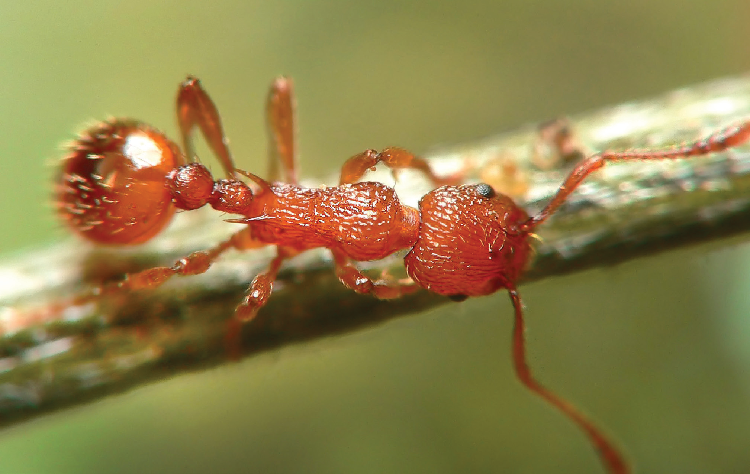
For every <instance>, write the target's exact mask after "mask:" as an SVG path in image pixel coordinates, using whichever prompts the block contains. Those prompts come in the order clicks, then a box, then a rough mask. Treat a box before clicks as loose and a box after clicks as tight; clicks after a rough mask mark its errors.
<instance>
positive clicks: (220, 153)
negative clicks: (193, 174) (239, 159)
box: [177, 76, 235, 178]
mask: <svg viewBox="0 0 750 474" xmlns="http://www.w3.org/2000/svg"><path fill="white" fill-rule="evenodd" d="M177 124H178V125H179V126H180V133H181V134H182V146H183V150H184V151H185V154H186V155H187V158H188V160H190V161H196V153H195V147H194V146H193V129H194V128H195V126H196V125H197V126H198V128H200V130H201V133H203V136H204V137H205V139H206V142H207V143H208V146H209V147H210V148H211V150H212V151H213V152H214V154H215V155H216V156H217V157H218V158H219V161H220V162H221V166H222V168H224V173H226V175H227V177H228V178H233V177H234V170H235V168H234V161H233V160H232V155H231V154H230V153H229V147H228V146H227V137H226V136H225V135H224V129H223V127H222V126H221V116H220V115H219V111H218V110H217V109H216V105H214V102H213V101H212V100H211V97H209V95H208V93H207V92H206V90H205V89H203V87H202V86H201V82H200V81H199V80H198V79H197V78H195V77H193V76H188V78H187V79H185V82H183V83H182V84H180V88H179V89H178V91H177Z"/></svg>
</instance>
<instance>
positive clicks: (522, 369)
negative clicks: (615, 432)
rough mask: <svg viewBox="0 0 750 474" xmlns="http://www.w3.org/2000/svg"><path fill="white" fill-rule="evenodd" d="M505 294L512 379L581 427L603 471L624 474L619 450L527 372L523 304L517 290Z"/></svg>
mask: <svg viewBox="0 0 750 474" xmlns="http://www.w3.org/2000/svg"><path fill="white" fill-rule="evenodd" d="M508 294H509V295H510V300H511V302H512V303H513V308H514V310H515V320H514V324H513V366H514V368H515V370H516V376H517V377H518V379H519V380H520V381H521V383H523V384H524V385H525V386H526V388H528V389H529V390H531V391H532V392H533V393H535V394H536V395H538V396H540V397H541V398H543V399H544V400H545V401H547V402H548V403H550V404H551V405H552V406H554V407H555V408H557V409H558V410H560V411H561V412H562V413H563V414H564V415H565V416H567V417H568V418H569V419H570V420H572V421H573V423H575V424H576V425H578V427H579V428H581V429H582V430H583V431H584V432H585V433H586V435H587V436H588V437H589V440H590V441H591V444H592V445H593V446H594V447H595V448H596V451H597V452H598V453H599V455H600V456H601V458H602V461H603V462H604V465H605V467H606V468H607V472H609V473H610V474H627V473H628V472H630V469H629V467H628V464H627V463H626V462H625V458H624V457H623V455H622V453H620V450H619V449H618V448H617V447H616V446H615V444H614V443H613V442H612V441H610V440H609V439H607V437H606V436H605V435H604V433H603V432H602V430H601V429H600V428H598V427H596V426H595V425H594V424H593V423H592V422H591V421H589V419H588V418H586V417H585V416H584V415H583V414H582V413H581V412H580V411H578V410H577V409H576V407H574V406H573V404H571V403H570V402H568V401H567V400H565V399H563V398H561V397H559V396H558V395H556V394H555V393H554V392H552V391H551V390H549V389H547V388H546V387H545V386H543V385H542V384H540V383H539V382H537V380H536V379H535V378H534V376H533V375H532V374H531V370H530V369H529V363H528V361H527V359H526V338H525V336H524V333H525V332H526V325H525V323H524V317H523V305H522V304H521V297H520V296H519V295H518V291H517V290H516V289H515V287H513V286H512V285H509V286H508Z"/></svg>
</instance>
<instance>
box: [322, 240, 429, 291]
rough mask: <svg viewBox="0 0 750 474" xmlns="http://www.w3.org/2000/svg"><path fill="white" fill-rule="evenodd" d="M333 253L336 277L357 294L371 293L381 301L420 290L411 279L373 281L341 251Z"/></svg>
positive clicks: (333, 251) (332, 251)
mask: <svg viewBox="0 0 750 474" xmlns="http://www.w3.org/2000/svg"><path fill="white" fill-rule="evenodd" d="M331 253H332V254H333V261H334V263H335V265H336V276H337V277H338V278H339V280H341V283H343V284H344V286H345V287H347V288H349V289H350V290H354V291H355V292H357V293H360V294H366V293H371V294H372V295H373V296H375V297H376V298H379V299H381V300H389V299H394V298H399V297H401V296H403V295H407V294H409V293H413V292H415V291H416V290H418V289H419V286H417V284H416V283H414V281H413V280H411V279H406V280H399V281H393V280H386V279H384V278H383V279H380V280H376V281H373V280H372V279H370V278H369V277H368V276H367V275H365V274H364V273H362V272H361V271H359V270H358V269H357V268H356V267H355V266H354V265H353V264H352V262H351V259H350V258H349V257H347V256H346V254H344V253H343V252H341V251H340V250H331Z"/></svg>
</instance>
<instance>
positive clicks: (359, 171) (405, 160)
mask: <svg viewBox="0 0 750 474" xmlns="http://www.w3.org/2000/svg"><path fill="white" fill-rule="evenodd" d="M378 163H383V164H384V165H386V166H387V167H388V168H390V169H392V170H399V169H413V170H416V171H421V172H422V173H423V174H424V175H425V176H426V177H427V179H429V180H430V181H431V182H432V183H433V184H435V186H444V185H448V184H458V183H459V182H460V181H461V180H462V179H463V177H464V174H465V172H464V171H463V170H462V171H459V172H457V173H455V174H452V175H449V176H444V177H440V176H438V175H436V174H435V172H434V171H433V170H432V167H430V164H429V163H428V162H427V161H425V160H424V158H419V157H418V156H414V155H413V154H412V153H410V152H408V151H406V150H404V149H402V148H394V147H391V148H386V149H384V150H383V151H381V152H379V153H378V152H377V151H375V150H367V151H364V152H362V153H359V154H357V155H354V156H352V157H351V158H349V159H348V160H346V162H345V163H344V166H342V167H341V178H340V179H339V184H351V183H356V182H357V181H359V180H360V179H361V178H362V176H363V175H364V174H365V172H366V171H367V170H369V169H372V168H374V167H375V165H377V164H378Z"/></svg>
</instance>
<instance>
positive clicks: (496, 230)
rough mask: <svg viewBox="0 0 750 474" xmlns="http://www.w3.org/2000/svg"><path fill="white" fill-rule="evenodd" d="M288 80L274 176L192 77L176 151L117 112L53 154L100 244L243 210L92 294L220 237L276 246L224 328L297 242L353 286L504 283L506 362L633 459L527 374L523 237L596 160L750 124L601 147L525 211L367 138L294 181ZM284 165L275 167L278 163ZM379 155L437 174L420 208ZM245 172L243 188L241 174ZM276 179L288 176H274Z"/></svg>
mask: <svg viewBox="0 0 750 474" xmlns="http://www.w3.org/2000/svg"><path fill="white" fill-rule="evenodd" d="M293 109H294V104H293V94H292V83H291V81H290V80H289V79H286V78H279V79H277V80H276V81H275V82H274V83H273V85H272V87H271V90H270V93H269V97H268V105H267V119H268V123H269V129H270V142H271V143H270V145H271V146H270V149H271V155H272V156H271V158H272V159H271V167H272V169H271V176H270V179H271V181H266V180H264V179H262V178H260V177H258V176H256V175H254V174H252V173H248V172H246V171H242V170H240V169H237V168H236V167H235V165H234V160H233V159H232V157H231V155H230V152H229V148H228V147H227V144H226V138H225V136H224V131H223V129H222V125H221V119H220V116H219V113H218V111H217V109H216V107H215V105H214V103H213V101H212V100H211V99H210V97H209V96H208V94H207V93H206V92H205V90H204V89H203V88H202V87H201V84H200V82H199V81H198V80H197V79H195V78H192V77H188V79H187V80H186V81H185V82H183V83H182V84H181V85H180V87H179V92H178V94H177V121H178V124H179V127H180V132H181V135H182V151H181V150H180V148H179V147H178V146H177V145H176V144H175V143H174V142H172V141H171V140H169V139H168V138H166V137H165V136H164V135H163V134H162V133H161V132H159V131H157V130H155V129H154V128H152V127H150V126H148V125H146V124H144V123H142V122H138V121H133V120H120V119H113V120H109V121H107V122H103V123H101V124H99V125H96V126H94V127H93V128H91V129H89V130H88V131H86V132H85V133H83V134H82V135H81V136H80V137H79V138H78V139H77V140H76V141H75V142H74V144H73V145H72V147H71V148H70V152H69V153H68V155H67V156H66V157H65V158H64V160H63V162H62V172H61V175H60V178H59V180H58V183H57V187H56V198H57V206H58V209H59V212H60V214H61V215H62V216H63V217H64V219H65V220H66V222H67V223H68V225H69V226H70V227H71V228H72V229H73V230H74V231H75V232H76V233H78V234H79V235H80V236H82V237H84V238H85V239H88V240H90V241H93V242H95V243H99V244H105V245H132V244H140V243H143V242H146V241H147V240H149V239H151V238H152V237H154V236H156V235H157V234H158V233H159V232H160V231H161V230H162V229H163V228H164V227H165V226H166V224H167V223H168V222H169V221H170V219H171V217H172V215H173V214H174V212H175V210H178V209H179V210H191V209H197V208H200V207H202V206H205V205H210V206H211V207H212V208H214V209H216V210H217V211H220V212H225V213H229V214H235V215H239V216H241V217H239V218H237V219H233V220H232V221H231V222H236V223H242V224H245V226H244V227H243V228H242V229H240V230H239V231H237V232H236V233H235V234H234V235H232V236H231V237H229V238H228V239H227V240H225V241H224V242H221V243H219V244H218V245H216V246H215V247H213V248H211V249H209V250H207V251H200V252H194V253H192V254H190V255H188V256H187V257H185V258H182V259H180V260H179V261H177V262H176V263H175V264H174V265H172V266H164V267H154V268H150V269H147V270H144V271H140V272H137V273H132V274H128V275H127V276H126V277H125V278H124V280H122V281H121V282H119V283H116V284H114V285H110V286H105V287H103V288H100V289H98V290H97V291H95V292H93V293H92V296H90V297H89V299H95V298H96V297H97V295H101V294H102V293H103V292H108V291H133V290H142V289H148V288H155V287H157V286H159V285H161V284H163V283H164V282H165V281H167V280H168V279H169V278H170V277H172V276H174V275H195V274H199V273H203V272H205V271H207V270H208V268H209V266H210V265H211V263H212V262H213V261H215V260H216V259H217V258H218V257H219V256H220V255H221V254H222V253H224V252H225V251H227V250H229V249H236V250H245V249H250V248H254V247H258V246H262V245H274V246H275V247H276V256H275V257H274V258H273V259H272V260H271V263H270V265H269V267H268V269H267V270H266V271H265V272H263V273H261V274H260V275H258V276H256V277H255V279H253V281H252V283H251V284H250V288H249V289H248V291H247V294H246V297H245V298H244V299H243V301H242V302H241V303H240V304H239V305H238V306H237V309H236V311H235V315H234V317H233V318H232V320H231V323H230V327H231V329H230V331H229V333H230V334H232V333H234V334H237V333H238V331H239V327H240V325H241V324H242V323H247V322H249V321H251V320H252V319H253V318H254V317H255V315H256V313H257V312H258V310H259V309H260V308H262V307H263V305H264V304H266V301H267V299H268V297H269V296H270V295H271V290H272V287H273V282H274V280H275V278H276V275H277V273H278V271H279V268H280V267H281V265H282V263H283V262H284V261H285V260H287V259H289V258H291V257H293V256H294V255H296V254H298V253H300V252H302V251H304V250H309V249H313V248H318V247H324V248H327V249H328V250H330V252H331V254H332V256H333V262H334V266H335V271H336V275H337V276H338V278H339V279H340V280H341V282H342V283H343V284H344V285H345V286H346V287H348V288H350V289H352V290H354V291H356V292H357V293H370V294H372V295H374V296H375V297H377V298H383V299H387V298H398V297H399V296H401V295H404V294H407V293H411V292H413V291H415V290H417V289H419V288H424V289H427V290H429V291H432V292H434V293H438V294H441V295H445V296H448V297H449V298H451V299H453V300H457V301H461V300H463V299H466V298H467V297H470V296H483V295H489V294H492V293H494V292H495V291H497V290H499V289H506V290H507V291H508V293H509V295H510V299H511V301H512V303H513V307H514V308H515V324H514V330H513V362H514V367H515V370H516V373H517V375H518V378H519V379H520V380H521V382H522V383H523V384H524V385H525V386H526V387H527V388H528V389H530V390H531V391H532V392H534V393H536V394H537V395H539V396H540V397H542V398H543V399H545V400H546V401H547V402H549V403H550V404H552V405H553V406H555V407H556V408H557V409H559V410H560V411H561V412H562V413H564V414H565V415H566V416H567V417H568V418H569V419H571V420H572V421H573V422H574V423H575V424H576V425H578V426H579V427H580V428H581V429H582V430H583V431H584V432H585V433H586V435H587V436H588V438H589V440H590V442H591V443H592V445H593V446H594V447H595V448H596V451H597V452H598V453H599V454H600V455H601V458H602V461H603V463H604V465H605V467H606V469H607V471H608V472H611V473H625V472H629V466H628V464H627V463H626V461H625V459H624V457H623V455H622V454H621V452H620V451H619V449H618V448H617V447H616V446H615V444H614V443H613V442H612V441H610V440H609V439H608V438H607V436H606V435H605V434H604V432H603V431H602V430H601V429H600V428H598V427H596V426H595V425H594V424H593V423H592V422H591V421H589V420H588V418H586V417H585V416H584V415H583V414H582V413H581V412H579V411H578V410H577V409H576V408H575V407H574V406H573V405H571V404H570V403H569V402H567V401H566V400H564V399H562V398H561V397H559V396H558V395H556V394H554V393H553V392H551V391H549V390H548V389H546V388H545V387H544V386H542V385H541V384H540V383H539V382H537V381H536V379H534V377H533V376H532V374H531V371H530V369H529V367H528V364H527V359H526V345H525V340H524V319H523V307H522V305H521V299H520V297H519V294H518V291H517V290H516V282H517V281H518V280H519V278H520V276H521V274H522V272H523V271H524V269H525V268H526V266H527V264H528V262H529V259H530V256H531V245H530V236H531V235H532V234H533V232H534V231H535V230H536V229H537V227H538V226H539V225H540V224H542V223H543V222H544V221H545V220H547V218H549V217H550V216H551V215H552V214H554V213H555V211H556V210H557V209H558V208H559V207H560V206H561V205H562V204H563V202H565V200H566V199H567V197H568V196H569V195H570V194H571V193H572V192H573V191H575V189H576V188H577V187H578V186H579V185H580V184H581V182H582V181H583V180H584V179H586V177H587V176H588V175H590V174H591V173H592V172H593V171H595V170H597V169H599V168H601V167H603V166H604V165H605V163H608V162H612V161H626V160H662V159H673V158H682V157H688V156H699V155H706V154H709V153H712V152H717V151H721V150H725V149H728V148H731V147H734V146H737V145H740V144H742V143H743V142H745V141H747V140H748V138H750V123H743V124H742V125H741V126H739V127H735V128H731V129H728V130H725V131H722V132H720V133H716V134H714V135H712V136H710V137H709V138H707V139H705V140H701V141H698V142H695V143H692V144H689V145H685V146H681V147H676V148H672V149H668V150H661V151H650V150H634V151H626V152H604V153H598V154H595V155H592V156H589V157H588V158H586V159H584V160H583V161H581V162H580V163H579V164H578V165H577V166H576V167H575V168H574V169H573V171H572V172H571V173H570V174H569V175H568V177H567V178H566V179H565V181H564V182H563V184H562V185H561V186H560V189H559V190H558V191H557V193H556V194H555V196H554V197H553V198H552V200H551V201H550V202H549V203H548V204H547V205H546V206H545V207H544V208H543V209H542V210H541V211H540V212H539V213H538V214H536V215H534V216H531V217H529V215H528V214H527V213H526V212H525V211H524V210H523V209H521V208H520V207H518V206H517V205H516V204H515V203H514V202H513V200H512V199H511V198H509V197H507V196H504V195H502V194H499V193H496V192H495V191H494V190H493V189H492V187H490V186H489V185H486V184H472V185H461V186H457V185H454V184H456V182H457V181H458V180H459V176H458V175H454V176H449V177H438V176H436V175H435V174H434V173H433V171H432V169H431V168H430V166H429V165H428V163H427V162H426V161H424V160H423V159H421V158H418V157H416V156H414V155H412V154H411V153H409V152H407V151H405V150H403V149H400V148H386V149H384V150H383V151H380V152H377V151H375V150H367V151H365V152H363V153H360V154H358V155H355V156H353V157H352V158H350V159H349V160H347V161H346V162H345V163H344V166H343V167H342V169H341V177H340V181H339V185H338V186H336V187H324V188H314V189H311V188H303V187H300V186H299V185H298V182H297V164H296V151H295V137H294V121H293V116H294V110H293ZM195 127H198V128H199V129H200V130H201V132H202V134H203V136H204V137H205V139H206V141H207V142H208V145H209V147H210V148H211V150H212V151H213V152H214V153H215V154H216V156H217V157H218V158H219V161H220V162H221V165H222V167H223V169H224V173H225V175H226V177H225V178H224V179H219V180H214V178H213V177H212V176H211V173H210V172H209V171H208V169H207V168H206V167H205V166H203V165H202V164H200V163H198V162H197V161H196V155H195V151H194V148H193V131H194V129H195ZM277 163H280V165H281V174H282V175H283V176H279V169H278V164H277ZM378 163H383V164H385V165H386V166H388V167H389V168H391V169H393V170H396V169H405V168H410V169H415V170H418V171H421V172H422V173H424V174H425V175H426V176H427V178H428V179H430V180H431V181H432V182H433V183H434V184H435V185H437V186H439V187H437V188H436V189H434V190H433V191H431V192H429V193H427V194H426V195H425V196H423V197H422V199H421V200H420V201H419V209H415V208H413V207H410V206H406V205H403V204H401V203H400V202H399V199H398V197H397V196H396V192H395V191H394V189H393V188H391V187H389V186H386V185H384V184H382V183H378V182H360V181H359V180H360V179H361V178H362V176H363V175H364V173H365V172H366V171H367V170H369V169H370V168H373V167H374V166H375V165H377V164H378ZM239 176H244V177H246V178H249V180H251V181H252V182H253V183H254V184H255V185H256V186H254V187H253V188H251V187H250V186H248V185H247V184H245V182H243V181H242V180H240V179H239ZM279 178H283V181H284V182H276V180H278V179H279ZM404 249H406V250H408V254H407V255H406V257H405V258H404V264H405V266H406V272H407V274H408V275H409V277H410V278H409V279H406V280H387V279H380V280H375V281H373V280H372V279H370V278H369V277H368V276H366V275H365V274H363V273H362V272H360V271H359V270H358V269H357V268H356V267H355V266H354V264H353V263H352V262H353V261H366V260H377V259H381V258H384V257H386V256H388V255H390V254H392V253H394V252H397V251H399V250H404Z"/></svg>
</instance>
